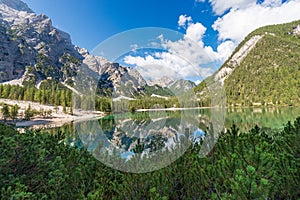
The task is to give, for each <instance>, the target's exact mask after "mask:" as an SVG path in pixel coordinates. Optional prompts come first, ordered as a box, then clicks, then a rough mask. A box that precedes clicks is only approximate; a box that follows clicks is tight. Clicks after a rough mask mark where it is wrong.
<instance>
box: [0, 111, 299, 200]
mask: <svg viewBox="0 0 300 200" xmlns="http://www.w3.org/2000/svg"><path fill="white" fill-rule="evenodd" d="M63 140H64V135H63V134H61V133H60V132H58V133H55V134H45V133H42V132H40V131H27V132H26V133H25V134H20V133H18V132H17V131H16V130H15V129H14V128H13V127H9V126H6V125H3V124H1V125H0V186H1V188H0V192H1V195H0V196H1V199H298V198H299V196H300V189H299V185H300V171H299V169H300V162H299V159H300V157H299V156H300V149H299V143H300V117H298V118H297V119H296V120H295V121H294V122H288V123H287V124H286V125H285V128H284V129H283V130H271V129H260V128H259V127H258V126H256V127H253V129H251V130H250V131H248V132H246V133H241V132H240V131H239V127H236V126H235V125H233V126H232V127H231V129H230V130H229V131H227V132H226V133H222V134H221V136H220V137H219V139H218V142H217V143H216V145H215V147H214V148H213V149H212V151H211V152H210V153H209V154H208V155H207V156H205V157H200V156H199V150H200V147H201V143H202V141H200V142H199V143H195V144H193V145H192V146H190V148H189V149H188V150H187V151H186V152H185V154H184V155H183V156H182V157H180V158H179V159H178V160H177V161H175V162H174V163H172V164H171V165H169V166H167V167H165V168H163V169H160V170H157V171H153V172H149V173H143V174H133V173H125V172H120V171H117V170H114V169H111V168H109V167H107V166H105V165H104V164H102V163H100V162H99V161H97V160H96V159H94V157H92V156H91V155H90V154H89V152H88V151H87V150H86V149H84V148H78V147H70V146H68V145H66V144H65V143H64V142H62V141H63ZM111 159H120V158H117V157H111ZM133 160H134V159H133ZM129 162H130V161H129Z"/></svg>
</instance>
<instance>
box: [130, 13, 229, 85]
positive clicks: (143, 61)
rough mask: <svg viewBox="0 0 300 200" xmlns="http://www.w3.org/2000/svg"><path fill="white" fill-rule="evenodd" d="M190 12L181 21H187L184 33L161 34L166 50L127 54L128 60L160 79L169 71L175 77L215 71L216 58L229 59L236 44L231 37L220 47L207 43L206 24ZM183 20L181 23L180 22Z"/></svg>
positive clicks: (203, 75)
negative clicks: (173, 36)
mask: <svg viewBox="0 0 300 200" xmlns="http://www.w3.org/2000/svg"><path fill="white" fill-rule="evenodd" d="M192 21H193V20H192V18H191V17H190V16H186V15H181V16H180V17H179V21H178V24H179V25H180V24H181V25H186V24H187V22H189V23H188V24H187V27H186V31H185V34H184V35H183V37H182V38H181V39H179V40H176V41H171V40H169V39H167V38H164V36H163V35H160V36H158V39H159V41H160V46H161V47H162V49H163V50H164V51H161V52H156V53H155V54H152V55H144V56H131V55H129V56H126V57H125V58H124V62H125V63H126V64H130V65H135V66H137V70H138V71H139V72H140V73H141V74H142V75H143V76H144V77H145V78H146V79H153V78H154V77H155V78H156V79H159V78H161V77H162V76H165V75H166V74H167V75H168V76H170V77H172V78H174V79H181V78H184V79H193V80H199V79H200V80H202V79H203V78H206V77H207V76H209V75H211V74H212V73H213V72H214V70H216V68H217V66H216V65H215V63H216V61H220V62H221V61H224V60H225V59H227V57H228V56H229V54H230V53H228V52H231V51H232V50H233V48H234V45H233V43H232V42H230V41H226V42H223V43H221V44H220V45H219V47H218V49H217V51H214V50H213V49H212V47H210V46H205V45H204V42H203V38H204V37H205V32H206V30H207V29H206V27H205V26H203V25H202V24H201V23H200V22H196V23H192ZM179 22H180V23H179Z"/></svg>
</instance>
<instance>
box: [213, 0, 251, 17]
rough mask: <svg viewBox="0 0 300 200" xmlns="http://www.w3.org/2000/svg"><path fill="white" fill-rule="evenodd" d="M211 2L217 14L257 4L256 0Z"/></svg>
mask: <svg viewBox="0 0 300 200" xmlns="http://www.w3.org/2000/svg"><path fill="white" fill-rule="evenodd" d="M209 2H210V4H211V6H212V8H213V11H214V13H215V14H217V15H222V14H224V12H225V11H227V10H229V9H238V8H247V7H249V6H250V5H254V4H256V0H227V1H226V0H209Z"/></svg>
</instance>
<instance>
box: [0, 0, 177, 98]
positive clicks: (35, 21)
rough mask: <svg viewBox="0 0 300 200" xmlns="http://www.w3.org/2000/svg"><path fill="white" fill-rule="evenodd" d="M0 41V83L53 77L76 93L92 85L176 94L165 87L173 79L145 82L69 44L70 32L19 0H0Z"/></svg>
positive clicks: (128, 92)
mask: <svg viewBox="0 0 300 200" xmlns="http://www.w3.org/2000/svg"><path fill="white" fill-rule="evenodd" d="M0 41H1V43H0V83H4V84H10V85H15V84H18V85H23V86H24V85H29V86H31V87H33V86H35V87H38V88H39V86H40V85H41V83H43V82H45V81H49V80H51V81H54V82H56V83H62V84H63V85H64V86H65V87H67V88H69V89H71V90H72V91H74V92H76V93H77V94H85V92H87V91H91V89H92V88H94V87H96V88H97V89H96V90H97V94H98V95H100V96H109V97H111V96H112V97H113V98H118V97H122V96H124V97H128V98H136V97H141V96H151V95H152V94H154V95H161V96H172V95H174V94H173V93H172V92H171V91H170V90H168V88H167V86H170V85H171V84H174V83H175V81H174V80H173V79H171V78H168V77H163V78H162V79H161V80H157V81H153V82H152V83H150V82H149V83H148V84H149V85H147V82H146V81H145V80H144V79H143V77H142V76H141V75H140V73H139V72H138V71H137V70H135V69H133V68H129V67H124V66H120V65H119V64H118V63H111V62H109V61H108V60H106V59H105V58H103V57H98V56H93V55H91V54H89V52H88V51H87V50H86V49H84V48H80V47H77V46H75V45H73V44H72V41H71V37H70V35H69V34H67V33H65V32H63V31H61V30H59V29H57V28H55V27H54V26H53V25H52V21H51V19H50V18H48V17H47V16H46V15H37V14H35V13H34V12H33V11H32V10H31V9H30V8H29V7H28V6H27V5H26V4H25V3H24V2H22V1H20V0H0ZM90 83H93V84H90ZM87 88H90V90H87ZM92 90H93V89H92ZM176 90H178V88H176Z"/></svg>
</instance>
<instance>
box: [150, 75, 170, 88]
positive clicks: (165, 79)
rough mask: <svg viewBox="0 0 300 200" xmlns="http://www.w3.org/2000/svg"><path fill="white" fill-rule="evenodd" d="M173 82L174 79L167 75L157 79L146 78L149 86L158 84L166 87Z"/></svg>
mask: <svg viewBox="0 0 300 200" xmlns="http://www.w3.org/2000/svg"><path fill="white" fill-rule="evenodd" d="M174 82H175V80H174V79H172V78H170V77H168V76H163V77H161V78H160V79H157V80H148V81H147V83H148V85H150V86H154V85H159V86H161V87H168V86H170V85H171V84H172V83H174Z"/></svg>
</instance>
